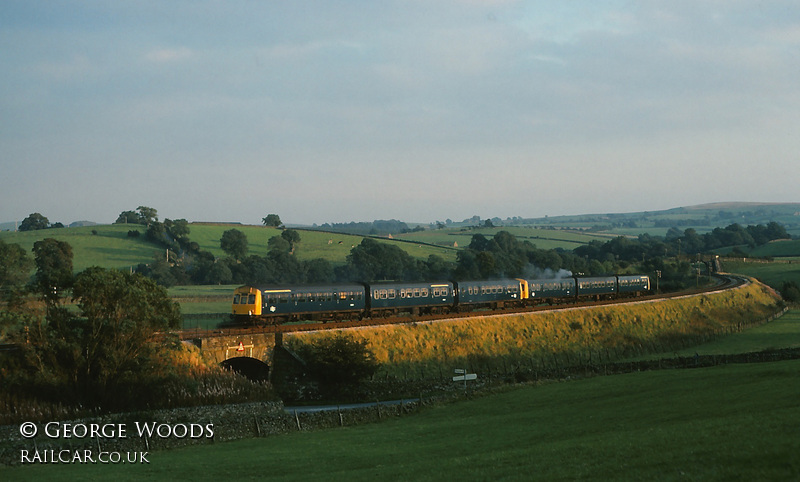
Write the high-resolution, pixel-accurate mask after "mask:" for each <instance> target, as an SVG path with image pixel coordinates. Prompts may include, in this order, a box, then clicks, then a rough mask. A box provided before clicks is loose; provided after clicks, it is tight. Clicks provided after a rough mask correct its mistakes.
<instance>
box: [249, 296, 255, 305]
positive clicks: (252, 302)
mask: <svg viewBox="0 0 800 482" xmlns="http://www.w3.org/2000/svg"><path fill="white" fill-rule="evenodd" d="M247 304H249V305H254V304H256V295H250V296H248V297H247Z"/></svg>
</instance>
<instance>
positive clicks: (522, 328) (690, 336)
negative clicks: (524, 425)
mask: <svg viewBox="0 0 800 482" xmlns="http://www.w3.org/2000/svg"><path fill="white" fill-rule="evenodd" d="M777 302H778V298H777V297H776V295H775V293H774V292H773V291H772V290H770V289H769V288H767V287H766V286H764V285H762V284H761V283H751V284H749V285H747V286H745V287H741V288H738V289H734V290H727V291H723V292H719V293H712V294H706V295H702V296H692V297H684V298H680V299H672V300H666V301H657V302H641V303H632V304H626V305H622V306H620V305H616V306H602V307H590V308H579V309H565V310H558V311H551V312H541V313H526V314H519V315H505V316H486V317H480V318H469V319H460V320H453V321H447V322H435V323H416V324H408V325H391V326H380V327H370V328H359V329H353V330H348V331H349V333H350V334H351V335H352V336H353V338H355V339H356V340H359V341H365V342H366V343H367V345H368V346H369V347H370V350H371V351H372V352H373V354H374V355H375V358H376V360H377V361H378V362H379V363H380V364H381V373H382V375H384V376H386V377H387V378H389V377H396V378H401V379H405V380H408V379H430V378H446V377H448V376H450V374H452V372H453V369H455V368H466V369H469V370H471V371H474V372H478V373H482V374H492V373H501V374H508V373H509V372H515V371H525V372H534V371H537V370H550V369H552V368H559V367H563V366H574V365H578V364H595V363H607V362H611V361H616V360H620V359H624V358H627V357H631V356H640V355H645V354H648V353H660V352H666V351H672V350H676V349H679V348H684V347H687V346H691V345H696V344H699V343H703V342H705V341H708V340H709V339H711V338H713V337H716V336H718V335H720V334H724V333H731V332H736V331H741V329H743V328H744V327H747V326H750V325H753V324H761V323H764V322H765V321H766V319H767V318H768V317H770V316H771V315H773V314H774V313H775V312H776V311H777V310H778V308H777ZM329 336H334V335H333V334H331V333H327V332H311V333H297V334H291V335H286V336H284V343H285V344H286V345H287V346H289V347H295V348H296V347H297V346H298V345H300V344H303V343H310V342H311V341H312V340H314V339H316V338H321V337H329Z"/></svg>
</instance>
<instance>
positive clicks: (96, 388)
mask: <svg viewBox="0 0 800 482" xmlns="http://www.w3.org/2000/svg"><path fill="white" fill-rule="evenodd" d="M73 298H74V299H75V300H76V301H77V302H78V307H79V309H80V315H79V316H76V315H75V314H73V313H68V314H66V315H65V313H64V312H57V314H58V315H59V316H60V317H61V319H59V320H57V321H58V322H54V321H56V320H53V319H51V318H50V314H48V319H47V323H39V324H38V325H36V326H33V327H31V328H32V329H31V331H30V343H29V344H26V345H25V346H24V347H23V350H25V353H26V354H27V355H28V356H27V359H28V360H29V363H30V364H31V365H33V366H34V367H35V368H36V369H37V371H38V373H40V374H41V375H42V376H43V377H44V379H46V380H50V381H52V382H54V383H56V384H57V386H60V387H61V389H62V390H67V391H66V392H65V393H64V395H65V396H64V397H63V398H68V397H71V398H73V399H74V400H75V401H78V402H81V403H84V404H88V405H89V406H98V405H99V406H103V405H105V403H106V402H107V401H108V400H110V399H113V398H114V397H115V395H114V394H115V388H120V387H122V386H124V384H125V383H126V381H128V382H129V381H131V380H134V379H136V381H140V380H141V379H142V378H146V377H148V376H150V375H151V374H152V373H153V372H154V369H153V367H154V366H155V365H156V364H157V363H159V357H160V356H161V354H162V353H163V352H164V351H166V350H168V349H169V347H170V346H171V345H170V343H171V340H170V339H169V337H167V336H159V337H154V335H155V334H156V333H165V332H167V331H169V330H172V329H176V328H178V327H179V326H180V324H181V315H180V308H179V307H178V305H177V304H176V303H174V302H173V301H172V300H171V299H170V298H169V296H168V295H167V292H166V290H165V289H164V288H161V287H159V286H158V285H156V283H155V282H153V281H152V280H150V279H147V278H145V277H144V276H142V275H140V274H138V273H133V274H129V273H123V272H121V271H117V270H106V269H104V268H98V267H93V268H89V269H87V270H85V271H83V272H81V273H80V274H78V276H76V277H75V283H74V287H73ZM64 311H65V310H64Z"/></svg>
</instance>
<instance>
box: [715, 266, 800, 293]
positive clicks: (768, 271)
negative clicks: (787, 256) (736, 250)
mask: <svg viewBox="0 0 800 482" xmlns="http://www.w3.org/2000/svg"><path fill="white" fill-rule="evenodd" d="M723 263H724V265H723V267H724V269H725V271H728V272H730V273H740V274H744V275H747V276H752V277H753V278H757V279H759V280H761V281H763V282H764V283H766V284H768V285H769V286H772V287H773V288H777V289H780V287H781V286H782V285H783V283H785V282H787V281H794V282H795V283H798V284H800V261H796V262H792V263H788V262H785V261H775V262H760V261H759V262H742V261H730V260H725V261H724V262H723Z"/></svg>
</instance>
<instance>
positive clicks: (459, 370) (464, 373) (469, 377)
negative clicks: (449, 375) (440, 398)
mask: <svg viewBox="0 0 800 482" xmlns="http://www.w3.org/2000/svg"><path fill="white" fill-rule="evenodd" d="M455 372H456V373H459V374H460V375H457V376H455V377H453V381H454V382H460V381H463V382H464V390H466V389H467V380H477V379H478V375H477V374H475V373H467V370H465V369H463V368H456V369H455Z"/></svg>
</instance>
